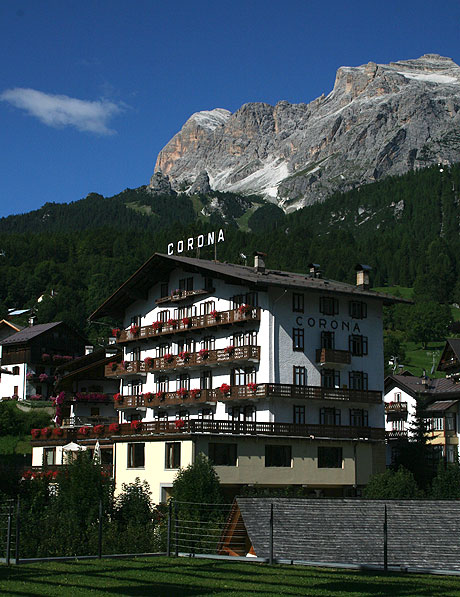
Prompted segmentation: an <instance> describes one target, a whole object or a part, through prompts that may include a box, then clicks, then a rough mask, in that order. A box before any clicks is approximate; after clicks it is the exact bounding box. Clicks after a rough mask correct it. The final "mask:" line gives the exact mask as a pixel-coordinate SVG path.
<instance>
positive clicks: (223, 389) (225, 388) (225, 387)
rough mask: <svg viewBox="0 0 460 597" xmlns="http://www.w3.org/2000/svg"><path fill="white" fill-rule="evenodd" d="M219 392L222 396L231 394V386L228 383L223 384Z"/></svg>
mask: <svg viewBox="0 0 460 597" xmlns="http://www.w3.org/2000/svg"><path fill="white" fill-rule="evenodd" d="M219 390H220V391H221V392H222V394H228V393H229V392H230V386H229V385H228V384H227V383H223V384H222V385H221V386H220V388H219Z"/></svg>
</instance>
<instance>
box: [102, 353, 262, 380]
mask: <svg viewBox="0 0 460 597" xmlns="http://www.w3.org/2000/svg"><path fill="white" fill-rule="evenodd" d="M187 355H188V356H180V355H175V356H173V355H171V358H169V359H166V358H165V357H164V356H163V357H155V358H153V357H152V359H151V360H146V361H144V362H141V361H128V362H125V364H124V365H122V364H121V363H119V364H117V366H116V368H114V367H115V366H114V365H110V366H109V365H106V368H105V376H106V377H123V376H126V375H134V374H137V373H148V372H153V371H170V370H172V369H186V368H191V367H203V366H204V365H225V364H227V363H235V362H238V361H248V362H256V361H259V360H260V346H235V347H234V348H232V350H230V351H229V350H227V349H225V348H220V349H218V350H208V351H207V352H206V353H200V352H192V353H187Z"/></svg>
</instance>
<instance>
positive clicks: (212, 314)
mask: <svg viewBox="0 0 460 597" xmlns="http://www.w3.org/2000/svg"><path fill="white" fill-rule="evenodd" d="M209 315H210V316H211V317H214V319H217V318H218V317H219V312H218V311H217V309H213V310H212V311H211V313H210V314H209Z"/></svg>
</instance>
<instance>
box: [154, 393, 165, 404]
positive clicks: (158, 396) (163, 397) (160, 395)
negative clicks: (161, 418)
mask: <svg viewBox="0 0 460 597" xmlns="http://www.w3.org/2000/svg"><path fill="white" fill-rule="evenodd" d="M155 396H156V397H157V398H158V399H159V400H161V401H163V400H164V399H165V393H164V392H163V390H158V392H157V393H156V394H155Z"/></svg>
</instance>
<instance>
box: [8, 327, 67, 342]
mask: <svg viewBox="0 0 460 597" xmlns="http://www.w3.org/2000/svg"><path fill="white" fill-rule="evenodd" d="M61 323H62V321H54V322H53V323H41V324H38V325H33V326H30V327H28V328H24V329H23V330H21V331H20V332H17V333H16V334H13V335H11V336H9V337H8V338H5V340H3V341H2V342H1V344H2V346H5V345H6V344H8V345H9V344H22V343H24V342H29V340H32V339H33V338H36V337H37V336H40V335H41V334H43V333H44V332H47V331H48V330H51V329H53V328H54V327H56V326H58V325H61Z"/></svg>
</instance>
